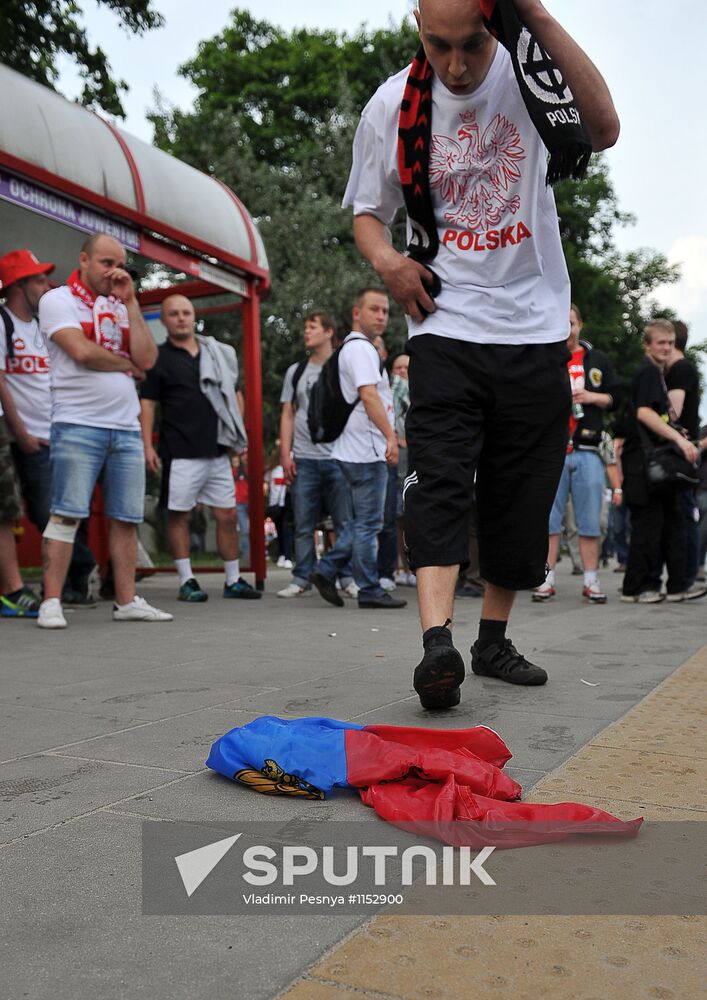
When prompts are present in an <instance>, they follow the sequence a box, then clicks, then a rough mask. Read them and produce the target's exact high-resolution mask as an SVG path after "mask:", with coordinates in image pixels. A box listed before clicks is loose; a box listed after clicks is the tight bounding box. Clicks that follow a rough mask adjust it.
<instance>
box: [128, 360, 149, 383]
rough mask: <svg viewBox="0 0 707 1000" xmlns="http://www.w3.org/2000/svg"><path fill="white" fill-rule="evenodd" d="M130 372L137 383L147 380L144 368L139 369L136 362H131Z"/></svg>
mask: <svg viewBox="0 0 707 1000" xmlns="http://www.w3.org/2000/svg"><path fill="white" fill-rule="evenodd" d="M128 371H129V372H130V374H131V375H132V377H133V378H134V379H135V381H136V382H143V381H144V380H145V372H144V371H143V370H142V368H138V366H137V365H136V364H135V362H134V361H130V368H129V369H128Z"/></svg>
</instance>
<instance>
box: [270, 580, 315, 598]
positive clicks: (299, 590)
mask: <svg viewBox="0 0 707 1000" xmlns="http://www.w3.org/2000/svg"><path fill="white" fill-rule="evenodd" d="M312 593H313V590H312V588H311V587H300V585H299V584H298V583H294V581H293V582H292V583H288V584H287V586H286V587H283V588H282V590H278V592H277V596H278V597H309V596H310V594H312Z"/></svg>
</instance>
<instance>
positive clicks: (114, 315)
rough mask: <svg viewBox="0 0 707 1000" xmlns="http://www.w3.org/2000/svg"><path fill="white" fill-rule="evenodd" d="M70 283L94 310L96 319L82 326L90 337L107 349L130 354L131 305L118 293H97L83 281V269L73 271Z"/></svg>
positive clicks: (74, 290) (125, 354)
mask: <svg viewBox="0 0 707 1000" xmlns="http://www.w3.org/2000/svg"><path fill="white" fill-rule="evenodd" d="M67 285H68V286H69V288H70V289H71V294H72V295H75V296H76V298H77V299H80V300H81V301H82V302H83V304H84V305H85V306H88V308H89V309H90V310H91V313H92V322H85V323H84V322H82V323H81V328H82V330H83V332H84V333H85V334H86V336H87V337H88V339H89V340H93V341H94V342H95V343H96V344H98V345H99V346H100V347H105V349H106V350H107V351H112V352H113V353H114V354H120V355H122V356H123V357H126V358H127V357H130V324H129V321H128V313H127V309H126V308H125V306H124V305H123V303H122V302H121V301H120V299H117V298H116V297H115V296H114V295H94V294H93V292H92V290H91V289H90V288H89V287H88V286H87V285H84V283H83V282H82V281H81V278H80V276H79V272H78V270H77V271H74V272H73V274H71V275H70V277H69V280H68V281H67Z"/></svg>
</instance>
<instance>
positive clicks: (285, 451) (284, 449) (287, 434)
mask: <svg viewBox="0 0 707 1000" xmlns="http://www.w3.org/2000/svg"><path fill="white" fill-rule="evenodd" d="M293 425H294V417H293V414H292V406H291V405H290V407H289V412H288V410H287V404H286V403H285V404H283V407H282V413H281V414H280V457H281V458H282V459H283V460H284V459H285V458H289V457H290V454H291V452H292V430H293Z"/></svg>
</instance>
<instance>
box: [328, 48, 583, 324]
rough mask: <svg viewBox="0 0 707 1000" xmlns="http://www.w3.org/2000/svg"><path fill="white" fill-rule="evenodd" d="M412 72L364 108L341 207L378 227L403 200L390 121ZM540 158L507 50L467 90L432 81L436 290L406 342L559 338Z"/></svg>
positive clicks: (563, 303)
mask: <svg viewBox="0 0 707 1000" xmlns="http://www.w3.org/2000/svg"><path fill="white" fill-rule="evenodd" d="M409 71H410V68H409V67H407V68H406V69H404V70H402V71H401V72H400V73H397V74H396V75H395V76H392V77H390V78H389V79H388V80H387V81H386V82H385V83H384V84H383V85H382V86H381V87H379V89H378V90H377V91H376V93H375V94H374V95H373V97H372V98H371V100H370V101H369V103H368V104H367V105H366V107H365V108H364V111H363V114H362V116H361V121H360V123H359V126H358V129H357V131H356V137H355V139H354V146H353V166H352V168H351V174H350V176H349V182H348V185H347V188H346V193H345V194H344V200H343V205H344V207H348V206H351V207H352V208H353V211H354V215H374V216H375V217H376V218H378V219H379V220H380V221H381V222H383V223H384V224H385V225H390V223H391V222H392V221H393V219H394V217H395V215H396V213H397V211H398V209H400V208H401V207H402V206H403V205H404V200H403V191H402V187H401V184H400V178H399V173H398V118H399V115H400V103H401V101H402V97H403V92H404V90H405V83H406V81H407V78H408V75H409ZM546 162H547V153H546V149H545V146H544V144H543V142H542V140H541V139H540V136H539V135H538V133H537V131H536V129H535V127H534V125H533V123H532V121H531V120H530V117H529V115H528V112H527V110H526V107H525V104H524V103H523V98H522V97H521V94H520V91H519V89H518V85H517V83H516V80H515V76H514V73H513V65H512V63H511V58H510V56H509V54H508V52H507V51H506V49H504V48H503V46H501V45H500V44H499V45H498V46H497V48H496V54H495V56H494V58H493V62H492V64H491V67H490V69H489V71H488V73H487V75H486V78H485V80H484V81H483V83H482V84H481V85H480V86H479V87H477V89H476V90H475V91H474V92H473V93H472V94H464V95H458V94H452V93H451V92H450V91H449V90H447V88H446V87H445V86H444V84H443V83H441V82H440V80H439V79H438V78H437V77H436V76H433V79H432V127H431V139H430V157H429V181H430V191H431V195H432V205H433V208H434V213H435V219H436V222H437V231H438V234H439V244H440V246H439V252H438V254H437V256H436V257H435V259H434V261H432V262H431V264H430V266H431V267H432V269H433V270H434V271H435V272H436V273H437V274H438V275H439V277H440V280H441V282H442V290H441V292H440V294H439V295H438V296H437V298H436V299H435V305H436V310H435V312H433V313H431V314H430V315H429V316H428V317H427V318H426V319H424V320H423V321H422V322H417V321H416V320H413V319H411V318H410V317H409V316H408V317H407V322H408V330H409V334H410V336H411V337H414V336H416V335H418V334H422V333H434V334H437V335H439V336H444V337H451V338H453V339H455V340H466V341H470V342H473V343H480V344H533V343H537V344H541V343H553V342H555V341H559V340H566V339H567V336H568V333H569V327H568V319H567V317H568V315H569V308H570V285H569V277H568V274H567V266H566V264H565V259H564V255H563V252H562V243H561V240H560V233H559V227H558V222H557V209H556V207H555V199H554V196H553V193H552V190H551V189H550V188H549V187H548V186H547V185H546V184H545V174H546ZM410 235H411V234H410V226H409V223H408V238H409V237H410Z"/></svg>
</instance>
